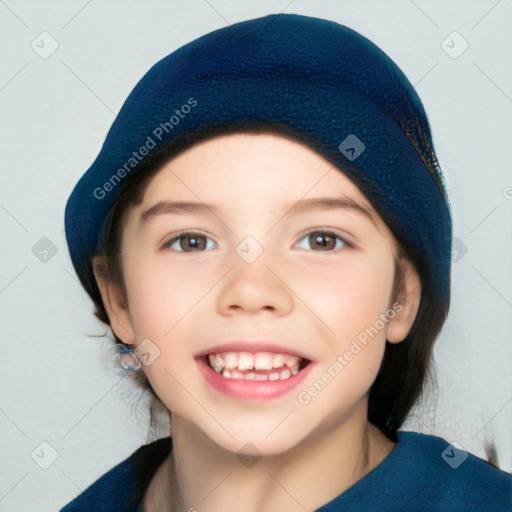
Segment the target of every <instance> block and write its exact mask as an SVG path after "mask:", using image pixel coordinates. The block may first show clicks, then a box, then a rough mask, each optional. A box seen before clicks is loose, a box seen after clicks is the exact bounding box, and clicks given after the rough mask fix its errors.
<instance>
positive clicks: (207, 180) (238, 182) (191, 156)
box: [144, 133, 373, 209]
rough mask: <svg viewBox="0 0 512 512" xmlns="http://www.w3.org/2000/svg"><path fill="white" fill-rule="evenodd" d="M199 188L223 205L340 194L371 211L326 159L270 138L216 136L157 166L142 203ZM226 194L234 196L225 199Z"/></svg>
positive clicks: (284, 140) (297, 145) (266, 135)
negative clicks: (244, 199)
mask: <svg viewBox="0 0 512 512" xmlns="http://www.w3.org/2000/svg"><path fill="white" fill-rule="evenodd" d="M198 188H201V189H202V190H201V191H202V192H203V194H206V195H208V196H210V197H214V196H221V197H222V198H223V199H224V202H226V203H227V202H230V201H236V199H237V197H239V196H241V195H242V194H243V195H245V196H246V199H247V198H254V200H257V199H261V200H265V203H268V202H269V201H270V200H272V199H274V198H275V199H277V200H282V201H285V200H286V198H296V199H297V195H299V199H300V198H302V197H304V198H306V197H310V196H313V195H315V194H316V195H318V194H323V193H326V192H329V191H334V190H337V191H340V190H343V191H344V192H345V194H346V195H350V196H351V197H353V198H354V199H358V200H359V201H360V202H364V203H365V204H367V205H368V208H369V209H373V208H372V207H371V205H370V204H369V203H368V201H367V200H366V198H365V197H364V195H363V194H362V193H361V192H360V191H359V189H358V188H357V186H356V185H355V184H354V183H353V182H352V181H350V180H349V179H348V178H347V177H346V176H345V175H344V174H343V173H342V172H341V171H340V170H339V169H337V168H335V167H334V166H333V165H332V164H330V163H329V162H328V161H327V160H325V158H323V157H322V156H321V155H319V154H318V153H316V152H315V151H313V150H312V149H310V148H309V147H307V146H305V145H304V144H302V143H300V142H298V141H296V140H293V139H290V138H288V137H285V136H282V135H278V134H274V133H257V134H254V133H234V134H230V135H221V136H217V137H213V138H210V139H207V140H205V141H202V142H200V143H198V144H196V145H194V146H192V147H191V148H188V149H187V150H185V151H184V152H182V153H180V154H179V155H178V156H176V157H174V158H173V159H171V160H170V161H168V162H167V163H166V164H164V165H163V166H162V169H161V171H160V172H159V173H157V174H156V175H155V177H154V178H153V179H152V180H151V182H150V183H149V185H148V186H147V188H146V191H145V194H144V202H151V201H154V200H157V199H159V198H160V197H161V196H163V195H165V194H166V193H167V192H168V191H170V190H171V189H172V190H173V192H176V193H183V194H185V195H194V193H197V194H198V192H199V191H198V190H197V189H198ZM228 190H229V191H231V192H235V191H236V192H237V194H236V195H231V196H229V195H228V194H227V191H228ZM196 199H198V198H197V197H196Z"/></svg>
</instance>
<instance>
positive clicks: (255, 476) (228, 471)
mask: <svg viewBox="0 0 512 512" xmlns="http://www.w3.org/2000/svg"><path fill="white" fill-rule="evenodd" d="M341 196H343V197H345V198H349V199H350V200H352V201H354V202H357V203H358V204H360V205H363V206H364V208H366V209H367V211H368V212H369V213H370V215H371V218H370V217H369V216H367V215H365V214H363V213H361V212H360V211H359V210H357V209H353V208H338V209H322V208H315V209H312V210H309V211H305V212H300V211H299V208H293V209H292V208H291V205H294V204H303V203H304V202H305V201H306V200H309V199H311V198H319V197H329V198H332V197H341ZM161 201H187V202H198V203H203V202H204V203H207V204H208V205H211V206H212V207H214V208H215V209H216V214H213V213H212V211H211V210H208V209H206V210H205V211H200V212H186V213H180V214H176V213H174V214H171V213H166V214H160V215H151V216H149V218H147V219H146V220H145V221H142V220H141V217H142V215H143V213H144V212H146V211H147V210H148V209H150V208H151V207H153V206H154V205H156V204H157V203H159V202H161ZM182 231H194V232H197V231H199V232H200V233H202V234H203V235H205V236H206V237H207V238H205V239H201V240H202V242H203V243H204V244H206V245H203V246H201V247H204V250H195V251H194V250H192V251H188V252H187V251H183V250H181V251H180V249H183V247H187V246H186V242H187V241H190V239H183V238H182V239H181V242H180V240H178V241H176V239H175V237H176V236H178V235H179V234H180V233H181V232H182ZM311 231H316V232H318V231H321V232H322V233H324V236H327V239H323V241H324V242H329V243H327V244H326V246H323V245H322V244H315V243H314V239H313V243H312V242H311V239H310V238H309V237H308V233H310V232H311ZM325 232H327V233H325ZM249 235H250V236H252V237H254V239H256V240H257V241H258V242H259V244H260V245H261V247H262V249H263V253H262V254H261V255H260V256H259V257H258V258H257V259H256V260H255V261H254V262H253V263H250V264H249V263H247V262H246V261H244V259H242V258H241V257H240V256H239V254H238V253H237V252H236V248H237V246H238V245H239V244H240V242H241V241H242V240H244V239H245V237H247V236H249ZM333 236H339V237H341V239H344V240H345V241H346V242H348V243H345V242H343V241H342V240H341V239H337V238H329V237H333ZM180 243H181V245H180ZM396 254H397V242H396V241H395V239H394V237H393V236H392V234H391V232H390V231H389V229H388V228H387V226H386V225H385V224H384V222H383V221H382V219H381V218H380V217H379V216H378V214H377V213H376V211H375V210H374V209H373V208H372V207H371V205H370V204H369V203H368V201H367V200H366V198H365V197H364V196H363V195H362V193H361V192H360V191H359V189H358V188H357V187H356V186H355V185H354V184H353V183H352V182H351V181H350V180H349V179H348V178H347V177H346V176H345V175H344V174H342V173H341V172H340V171H339V170H337V169H335V168H333V167H332V165H331V164H329V163H328V162H327V161H326V160H325V159H323V158H322V157H321V156H319V155H318V154H317V153H315V152H313V151H312V150H310V149H309V148H307V147H305V146H303V145H302V144H300V143H299V142H296V141H292V140H289V139H287V138H284V137H281V136H278V135H275V134H257V135H254V134H235V135H229V136H221V137H216V138H213V139H209V140H207V141H206V142H203V143H200V144H198V145H196V146H194V147H192V148H191V149H189V150H187V151H185V152H184V153H182V154H180V155H179V156H178V157H176V158H174V159H173V160H171V161H170V162H168V163H167V164H166V165H165V166H164V167H163V169H162V170H161V171H160V172H159V173H158V174H157V175H156V176H155V177H154V178H153V179H152V181H151V182H150V183H149V185H148V187H147V189H146V191H145V194H144V198H143V201H142V204H140V205H139V206H137V207H134V208H133V209H132V210H131V211H130V212H129V215H128V216H127V218H126V221H125V225H124V231H123V239H122V260H123V274H124V279H125V285H126V293H127V297H126V298H127V303H126V302H125V301H123V297H122V293H121V291H120V289H119V288H118V287H117V286H116V285H115V284H113V283H109V282H104V281H103V280H102V279H101V278H100V277H99V276H98V275H97V276H96V277H97V280H98V284H99V287H100V291H101V293H102V298H103V301H104V303H105V305H106V308H107V311H108V313H109V317H110V320H111V326H112V329H113V330H114V332H115V333H116V335H117V336H118V337H119V338H120V339H122V340H123V341H124V342H125V343H128V344H132V345H133V346H137V345H138V344H139V343H140V342H141V341H142V340H145V339H150V340H151V342H152V343H153V344H154V345H156V346H157V347H158V349H159V350H160V355H159V357H157V358H156V359H155V360H154V362H153V363H152V364H151V365H149V366H144V367H143V368H144V371H145V372H146V374H147V377H148V379H149V381H150V382H151V384H152V386H153V389H154V390H155V391H156V393H157V394H158V396H159V397H160V399H161V400H162V402H163V403H164V404H165V405H166V406H167V408H168V409H169V410H170V411H171V412H172V430H173V443H174V450H173V454H172V455H171V456H170V457H169V458H167V459H166V460H165V461H164V463H163V464H162V465H161V466H160V468H159V469H158V471H157V473H156V474H155V476H154V478H153V480H152V482H151V485H150V487H149V488H148V490H147V493H146V497H145V502H144V505H145V510H146V511H152V510H160V511H173V512H177V511H187V510H189V509H190V508H191V507H194V508H195V509H197V510H198V511H201V512H203V511H220V510H222V512H231V511H233V512H235V511H237V512H238V511H239V510H240V503H243V510H244V511H246V512H256V511H261V510H287V511H296V510H297V511H303V510H314V509H316V508H318V507H320V506H321V505H323V504H325V503H327V502H328V501H331V500H332V499H334V498H335V497H336V496H337V495H339V494H341V493H342V492H343V491H344V490H346V489H348V488H349V487H350V486H352V485H353V484H354V483H355V482H357V481H358V480H360V479H361V478H362V477H364V476H365V475H366V474H367V473H368V472H369V471H371V470H372V469H373V468H375V467H376V466H377V465H378V464H379V463H380V462H382V460H384V458H385V457H386V456H387V455H388V454H389V453H390V452H391V450H392V449H393V447H394V444H393V443H391V442H390V441H388V440H387V439H386V438H385V437H384V436H383V435H382V434H381V433H380V432H379V431H378V429H376V428H375V427H374V426H372V425H371V424H369V423H368V421H367V408H368V391H369V388H370V386H371V385H372V383H373V381H374V379H375V377H376V375H377V373H378V370H379V367H380V365H381V362H382V357H383V353H384V348H385V343H386V339H387V340H388V341H389V342H390V343H400V342H401V341H403V340H404V338H405V337H406V335H407V333H408V332H409V329H410V327H411V326H412V323H413V321H414V318H415V315H416V313H417V309H418V305H419V301H420V296H421V286H420V282H419V278H418V275H417V273H416V271H415V270H414V268H413V267H412V266H411V265H410V264H409V262H407V261H404V263H403V264H404V268H405V273H404V277H405V279H404V284H403V290H402V293H401V295H400V297H399V302H400V306H401V310H400V312H399V313H397V314H396V315H395V316H394V318H392V319H391V320H390V321H389V322H387V323H385V325H384V328H382V329H381V330H380V331H379V332H378V334H377V335H375V336H374V337H373V338H372V339H371V341H370V342H369V343H368V344H367V345H366V346H364V348H363V349H362V350H361V351H360V352H358V353H357V355H355V356H354V357H353V359H352V360H351V361H349V362H348V364H347V365H346V366H344V368H343V370H342V371H341V372H338V373H336V376H335V377H334V378H332V379H331V381H330V382H329V383H328V385H326V386H325V388H324V389H323V390H322V391H321V392H320V393H318V394H317V395H316V396H315V397H313V398H312V399H311V400H310V402H309V403H308V404H302V403H300V402H299V401H298V399H297V395H298V393H299V392H301V391H304V390H307V389H308V387H309V386H311V385H312V383H313V382H315V381H316V380H318V379H320V378H321V376H322V374H323V373H324V372H326V370H327V369H328V368H329V367H332V365H333V363H334V362H335V361H336V360H337V356H338V355H340V354H343V353H344V352H345V351H346V350H347V349H349V347H350V344H351V342H352V341H353V340H354V339H355V338H356V336H357V335H358V334H359V333H361V332H362V331H363V330H364V329H365V328H368V327H370V326H373V325H375V323H376V321H377V320H378V319H379V315H381V314H383V313H385V312H386V311H389V309H390V308H391V307H392V304H393V303H394V302H395V299H396V297H393V296H392V289H393V280H394V257H395V255H396ZM242 338H243V339H249V340H256V341H257V340H261V339H270V340H272V341H274V342H276V343H280V344H282V345H284V346H286V347H290V350H292V349H293V350H297V351H299V352H302V353H304V354H307V355H308V356H309V358H310V359H312V360H314V366H313V368H312V371H310V373H309V374H308V375H307V377H306V379H305V381H304V382H302V383H300V385H299V386H298V388H296V389H293V390H292V391H290V392H288V393H286V394H284V395H282V396H280V397H278V398H274V399H272V400H266V401H261V400H251V399H244V400H239V399H235V398H232V397H228V396H226V395H224V394H222V393H220V392H218V391H217V390H215V389H213V388H212V387H210V386H209V385H208V384H207V383H206V382H205V380H204V379H203V377H202V375H201V374H200V372H199V370H198V366H197V363H196V360H195V358H194V356H195V355H196V354H197V353H198V352H201V351H203V350H205V349H208V348H210V347H213V346H214V345H216V344H219V343H223V342H227V341H231V340H237V339H242ZM247 443H252V445H253V446H255V447H256V448H257V450H258V453H259V454H261V456H262V458H261V459H260V460H259V461H258V462H257V463H256V464H255V465H253V466H251V467H248V466H246V465H244V464H243V463H242V462H241V460H240V459H239V457H237V453H239V452H240V450H241V449H242V447H244V446H245V445H246V444H247ZM250 452H251V450H250V449H248V448H246V449H245V452H244V453H246V454H250ZM192 510H193V509H192Z"/></svg>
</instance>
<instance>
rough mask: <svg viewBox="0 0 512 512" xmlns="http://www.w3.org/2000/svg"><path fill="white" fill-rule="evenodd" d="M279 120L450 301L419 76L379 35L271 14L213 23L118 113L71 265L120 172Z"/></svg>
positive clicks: (446, 230)
mask: <svg viewBox="0 0 512 512" xmlns="http://www.w3.org/2000/svg"><path fill="white" fill-rule="evenodd" d="M255 123H258V124H259V125H261V124H262V123H264V124H268V125H269V126H272V125H273V124H274V125H275V124H279V125H280V126H285V127H287V129H289V131H290V133H294V134H297V138H300V140H301V141H302V142H303V143H306V144H307V145H308V146H309V147H311V148H312V149H313V150H315V151H317V152H318V153H319V154H320V155H322V156H323V157H324V158H326V159H327V160H328V161H329V162H331V163H332V164H333V165H335V166H336V167H337V168H338V169H340V170H341V171H342V172H343V173H345V175H346V176H347V177H348V178H350V179H351V180H352V181H353V182H354V183H355V184H356V185H357V186H358V187H359V189H360V190H361V192H362V193H363V194H364V195H365V196H366V197H367V199H368V200H369V201H370V202H371V204H372V205H373V207H374V208H375V209H376V210H377V211H378V212H379V214H380V215H381V217H382V218H383V220H384V221H385V222H386V223H387V225H388V226H389V227H390V229H392V231H393V232H394V234H395V236H398V237H399V239H400V240H402V241H405V242H406V243H407V245H408V246H409V248H410V250H411V251H412V252H413V253H414V256H415V259H416V261H417V262H419V263H420V265H419V267H420V274H423V275H422V282H423V287H424V288H425V287H427V288H428V289H429V290H430V293H431V295H432V296H433V298H434V299H435V298H441V297H442V298H443V299H445V300H446V301H449V294H450V258H451V236H452V225H451V216H450V209H449V204H448V200H447V195H446V192H445V188H444V185H443V178H442V174H441V171H440V169H439V166H438V163H437V159H436V156H435V153H434V149H433V143H432V138H431V133H430V128H429V124H428V119H427V116H426V113H425V110H424V108H423V105H422V103H421V101H420V99H419V97H418V95H417V94H416V92H415V90H414V88H413V86H412V85H411V83H410V82H409V81H408V80H407V78H406V77H405V75H404V74H403V73H402V71H401V70H400V69H399V68H398V66H397V65H396V64H395V63H394V62H393V61H392V60H391V59H390V58H389V57H388V56H387V55H386V54H385V53H384V52H383V51H382V50H380V49H379V48H378V47H377V46H376V45H375V44H373V43H372V42H371V41H369V40H368V39H366V38H365V37H363V36H361V35H360V34H358V33H357V32H354V31H353V30H351V29H349V28H347V27H345V26H342V25H339V24H337V23H334V22H332V21H327V20H322V19H318V18H311V17H306V16H300V15H295V14H277V15H269V16H265V17H263V18H259V19H254V20H249V21H244V22H241V23H237V24H234V25H231V26H229V27H226V28H222V29H220V30H216V31H214V32H211V33H209V34H206V35H205V36H202V37H200V38H198V39H196V40H194V41H192V42H191V43H189V44H186V45H185V46H183V47H181V48H179V49H178V50H176V51H174V52H173V53H171V54H170V55H168V56H167V57H165V58H163V59H162V60H160V61H159V62H157V63H156V64H155V65H154V66H153V67H152V68H151V69H150V70H149V71H148V72H147V73H146V74H145V75H144V76H143V77H142V79H141V80H140V81H139V83H138V84H137V85H136V86H135V88H134V89H133V91H132V92H131V93H130V95H129V96H128V98H127V99H126V101H125V103H124V105H123V106H122V108H121V110H120V112H119V114H118V115H117V118H116V119H115V121H114V123H113V124H112V127H111V128H110V131H109V132H108V135H107V137H106V139H105V142H104V144H103V147H102V148H101V151H100V153H99V155H98V156H97V158H96V160H95V161H94V162H93V164H92V165H91V166H90V168H89V169H88V170H87V171H86V172H85V174H84V175H83V176H82V178H81V179H80V181H79V182H78V183H77V185H76V186H75V188H74V190H73V192H72V194H71V196H70V198H69V200H68V202H67V206H66V215H65V226H66V237H67V242H68V246H69V250H70V254H71V259H72V262H73V265H74V267H75V269H76V272H77V274H78V276H79V278H80V280H81V282H82V284H83V285H84V287H85V288H86V290H87V291H88V293H89V294H91V295H93V293H94V295H96V292H97V290H91V286H92V287H94V286H95V285H94V284H91V282H93V283H94V280H93V279H92V280H91V278H90V277H91V274H90V273H91V268H92V267H91V263H90V258H91V256H92V255H93V254H94V253H95V251H96V250H97V248H98V242H99V239H100V236H101V230H102V226H103V225H104V223H105V220H106V218H107V216H108V214H109V211H110V209H111V208H112V206H113V204H114V202H115V201H116V199H117V197H118V196H119V194H120V192H121V190H122V185H123V183H124V181H125V180H126V179H127V178H128V177H129V176H131V175H134V174H135V173H137V170H138V168H141V167H142V166H141V162H143V161H145V159H149V158H151V155H152V154H154V153H155V152H157V151H158V150H159V149H162V147H163V146H165V145H166V144H170V143H173V142H175V141H177V140H178V139H179V138H180V137H183V136H184V135H185V134H188V135H190V133H194V132H196V131H198V132H200V131H204V130H209V129H211V130H215V128H216V127H220V126H223V125H226V124H231V125H235V126H237V127H238V128H239V129H243V128H244V127H249V126H251V125H254V124H255Z"/></svg>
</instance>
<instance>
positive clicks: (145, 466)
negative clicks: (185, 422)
mask: <svg viewBox="0 0 512 512" xmlns="http://www.w3.org/2000/svg"><path fill="white" fill-rule="evenodd" d="M171 449H172V439H171V438H170V437H166V438H162V439H159V440H158V441H155V442H153V443H151V444H148V445H145V446H142V447H140V448H139V449H138V450H136V451H135V452H134V453H133V454H132V455H130V456H129V457H128V458H127V459H126V460H124V461H123V462H121V463H120V464H118V465H117V466H115V467H114V468H113V469H111V470H110V471H108V472H107V473H105V474H104V475H103V476H102V477H100V478H99V479H98V480H97V481H96V482H94V483H93V484H92V485H91V486H90V487H88V488H87V489H86V490H85V491H84V492H83V493H82V494H80V495H79V496H77V497H76V498H75V499H74V500H73V501H71V502H70V503H68V504H67V505H66V506H65V507H64V508H63V509H61V511H60V512H143V510H142V508H141V507H142V503H141V502H142V498H143V496H144V492H145V490H146V488H147V486H148V485H149V482H150V481H151V478H152V477H153V475H154V473H155V472H156V470H157V469H158V466H159V465H160V464H161V463H162V462H163V460H164V458H165V457H166V456H167V455H169V453H170V451H171ZM466 455H467V457H466ZM511 492H512V491H511V480H510V475H509V474H508V473H505V472H503V471H500V470H499V469H497V468H495V467H493V466H491V465H490V464H488V463H487V462H485V461H484V460H482V459H480V458H478V457H476V456H475V455H472V454H470V453H466V452H463V451H459V450H457V449H456V448H454V447H452V446H451V445H449V444H448V443H447V442H446V441H445V440H444V439H441V438H439V437H435V436H430V435H425V434H418V433H415V432H398V443H397V444H396V446H395V448H394V449H393V450H392V451H391V453H390V454H389V455H388V456H387V457H386V458H385V459H384V460H383V461H382V462H381V463H380V464H379V465H378V466H377V467H376V468H375V469H373V470H372V471H370V472H369V473H368V474H367V475H366V476H365V477H363V478H362V479H361V480H359V481H358V482H356V483H355V484H354V485H353V486H352V487H350V488H349V489H347V490H346V491H345V492H343V493H342V494H341V495H339V496H338V497H337V498H335V499H334V500H332V501H331V502H329V503H327V504H326V505H323V506H322V507H321V508H319V509H318V511H317V512H338V511H339V512H373V511H375V512H384V511H386V512H400V511H402V512H406V511H415V512H427V511H428V512H446V511H449V512H452V511H475V512H501V511H503V512H506V511H510V510H512V508H511Z"/></svg>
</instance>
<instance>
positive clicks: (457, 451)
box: [397, 432, 511, 510]
mask: <svg viewBox="0 0 512 512" xmlns="http://www.w3.org/2000/svg"><path fill="white" fill-rule="evenodd" d="M398 439H399V441H398V445H397V447H400V451H401V455H402V457H401V458H402V461H403V464H404V466H405V467H404V469H407V470H408V471H409V472H410V473H411V474H413V475H417V476H418V477H421V478H422V481H419V482H418V483H417V485H416V490H417V494H418V496H417V499H418V500H419V502H420V503H423V508H422V507H421V506H419V507H418V509H421V510H423V509H427V505H428V508H429V510H449V509H451V510H510V496H511V480H510V474H508V473H505V472H504V471H501V470H499V469H498V468H496V467H494V466H492V465H490V464H489V463H487V462H486V461H484V460H483V459H481V458H479V457H477V456H475V455H473V454H471V453H468V452H466V451H464V449H462V448H461V447H460V446H458V445H456V444H450V443H448V442H447V441H446V440H444V439H442V438H440V437H436V436H431V435H426V434H418V433H416V432H399V438H398ZM436 506H437V508H435V507H436Z"/></svg>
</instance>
